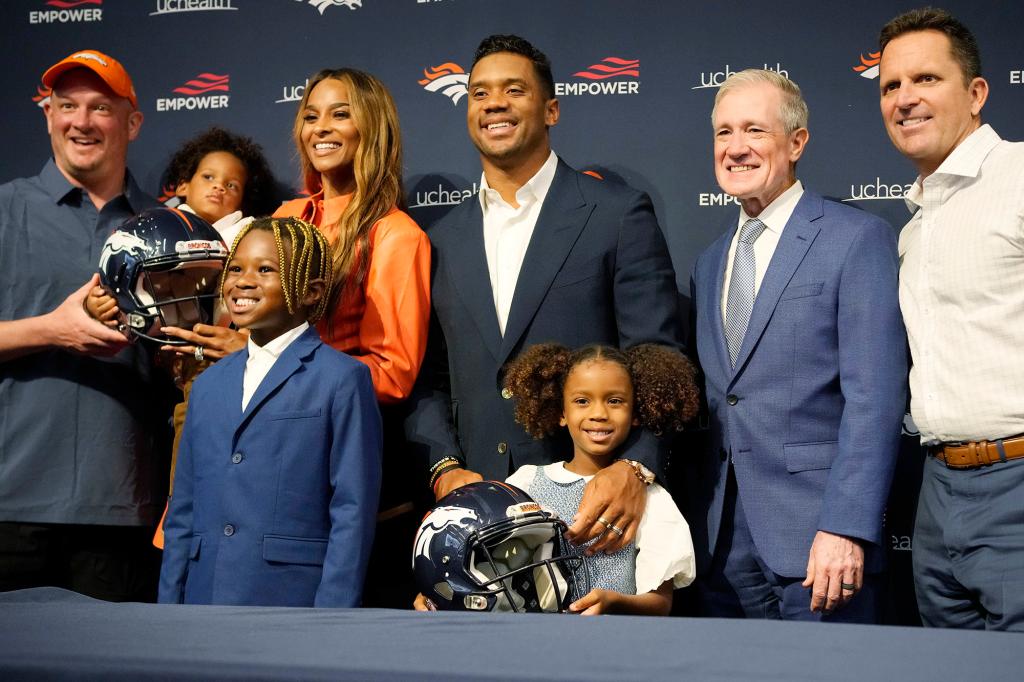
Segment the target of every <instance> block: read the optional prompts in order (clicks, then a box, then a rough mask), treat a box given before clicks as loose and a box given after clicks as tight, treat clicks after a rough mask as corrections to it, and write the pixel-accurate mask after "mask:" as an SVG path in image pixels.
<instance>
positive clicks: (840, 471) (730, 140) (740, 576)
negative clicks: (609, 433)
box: [690, 70, 907, 622]
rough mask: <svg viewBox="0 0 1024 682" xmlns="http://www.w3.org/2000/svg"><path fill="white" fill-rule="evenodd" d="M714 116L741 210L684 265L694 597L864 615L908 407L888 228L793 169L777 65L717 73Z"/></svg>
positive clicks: (757, 610)
mask: <svg viewBox="0 0 1024 682" xmlns="http://www.w3.org/2000/svg"><path fill="white" fill-rule="evenodd" d="M712 123H713V126H714V140H715V141H714V148H715V174H716V177H717V179H718V183H719V185H721V187H722V189H724V190H725V191H726V192H727V193H729V194H730V195H732V196H735V197H736V198H737V199H739V201H740V206H741V209H740V215H739V218H738V220H733V221H731V224H730V225H729V227H728V229H727V230H726V232H725V234H723V235H722V236H721V237H720V238H719V239H718V240H717V241H715V242H714V243H713V244H712V245H711V246H710V247H709V248H708V249H707V250H706V251H705V252H704V253H703V254H701V256H700V257H699V258H698V260H697V264H696V265H695V268H694V272H693V277H692V280H691V289H692V292H691V293H692V297H693V315H694V320H693V323H694V329H695V333H696V340H697V343H696V346H697V352H698V355H699V358H700V363H701V368H702V370H703V372H704V376H705V385H706V394H707V402H708V409H709V413H710V424H711V443H712V447H711V449H710V451H709V452H707V453H705V454H704V456H702V457H701V458H700V461H699V463H698V465H697V467H698V469H699V471H697V472H695V475H694V476H692V477H691V479H692V483H693V484H694V485H693V490H692V491H691V496H690V497H691V501H692V502H693V503H694V505H695V512H694V514H692V515H691V518H690V523H691V525H692V526H693V528H694V532H695V535H696V537H695V540H696V542H695V545H697V546H698V555H699V557H700V558H701V559H703V561H702V564H703V566H702V568H703V571H702V573H703V577H702V580H701V582H700V585H701V587H700V595H701V598H702V602H703V604H704V606H705V607H706V610H707V612H708V613H709V614H710V615H714V616H732V617H748V618H777V619H787V620H842V621H848V622H849V621H853V622H873V621H874V620H875V619H876V614H877V611H878V604H877V597H878V587H879V585H880V581H879V580H878V573H879V571H881V569H882V568H883V561H884V554H883V547H882V528H883V514H884V506H885V500H886V497H887V494H888V491H889V485H890V483H891V480H892V471H893V466H894V464H895V461H896V456H897V452H898V446H899V437H900V423H901V419H902V416H903V413H904V408H905V405H906V385H905V382H906V371H907V365H906V338H905V333H904V329H903V324H902V322H901V319H900V312H899V306H898V303H897V284H896V282H897V255H896V241H895V236H894V233H893V230H892V229H891V227H890V226H889V225H888V224H887V223H885V222H884V221H882V220H880V219H879V218H876V217H875V216H872V215H870V214H868V213H865V212H862V211H858V210H856V209H853V208H851V207H848V206H845V205H842V204H839V203H835V202H832V201H828V200H825V199H823V198H822V197H821V196H818V195H817V194H814V193H813V192H810V191H806V190H804V188H803V186H802V184H801V183H800V182H799V181H798V180H797V179H796V163H797V160H798V159H799V158H800V156H801V154H802V153H803V151H804V148H805V146H806V144H807V140H808V137H809V133H808V131H807V105H806V103H805V102H804V101H803V98H802V96H801V94H800V90H799V88H798V87H797V86H796V85H795V84H794V83H793V82H792V81H790V80H789V79H787V78H785V77H784V76H780V75H779V74H776V73H772V72H770V71H761V70H749V71H744V72H741V73H737V74H735V75H733V76H732V77H730V78H729V79H728V80H727V81H726V82H725V83H724V84H723V85H722V87H721V89H720V91H719V93H718V96H717V97H716V99H715V109H714V112H713V113H712ZM704 550H706V553H705V551H704ZM700 555H703V556H700Z"/></svg>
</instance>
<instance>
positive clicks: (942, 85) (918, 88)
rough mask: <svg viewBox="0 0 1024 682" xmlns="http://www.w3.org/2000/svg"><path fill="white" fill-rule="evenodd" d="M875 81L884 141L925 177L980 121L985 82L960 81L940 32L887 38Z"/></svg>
mask: <svg viewBox="0 0 1024 682" xmlns="http://www.w3.org/2000/svg"><path fill="white" fill-rule="evenodd" d="M878 81H879V87H880V88H881V97H880V107H881V110H882V121H883V122H884V123H885V130H886V132H887V133H889V139H890V140H892V143H893V145H895V147H896V149H898V150H899V151H900V153H901V154H903V155H904V156H906V157H907V158H908V159H910V160H911V161H913V162H914V165H915V166H916V167H917V170H918V172H920V173H921V175H922V176H924V177H927V176H928V175H931V174H932V173H933V172H935V169H937V168H938V167H939V166H940V165H941V164H942V162H943V161H945V159H946V157H947V156H949V154H950V152H952V151H953V150H954V149H956V147H957V145H959V144H960V143H961V142H963V141H964V139H966V138H967V136H968V135H970V134H971V133H972V132H974V131H975V130H976V129H977V128H978V127H979V126H980V125H981V116H980V114H981V108H982V107H983V106H984V105H985V100H986V99H987V97H988V83H986V82H985V80H984V79H983V78H975V79H973V80H972V81H971V82H970V83H965V81H964V73H963V70H962V69H961V67H960V64H959V63H958V62H957V61H956V60H955V59H954V58H953V53H952V51H951V44H950V40H949V38H948V37H946V35H945V34H943V33H941V32H939V31H931V30H928V31H915V32H913V33H905V34H903V35H901V36H899V37H897V38H894V39H893V40H891V41H890V42H889V44H888V45H886V46H885V50H883V51H882V61H881V63H880V64H879V67H878Z"/></svg>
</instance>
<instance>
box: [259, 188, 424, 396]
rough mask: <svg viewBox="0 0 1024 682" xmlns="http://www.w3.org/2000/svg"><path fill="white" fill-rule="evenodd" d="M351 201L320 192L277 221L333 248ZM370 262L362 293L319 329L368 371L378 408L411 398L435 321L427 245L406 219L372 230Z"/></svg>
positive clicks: (286, 208)
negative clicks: (303, 226)
mask: <svg viewBox="0 0 1024 682" xmlns="http://www.w3.org/2000/svg"><path fill="white" fill-rule="evenodd" d="M351 199H352V195H351V194H346V195H343V196H339V197H335V198H333V199H327V200H324V197H323V192H319V193H317V194H314V195H313V196H311V197H308V198H298V199H293V200H291V201H287V202H285V203H284V204H283V205H282V206H281V207H280V208H279V209H277V211H275V212H274V217H275V218H293V217H294V218H301V219H302V220H305V221H306V222H309V223H312V224H314V225H316V226H317V227H319V228H320V230H321V231H322V232H323V233H324V235H325V236H326V237H327V239H328V241H330V242H331V243H332V244H333V243H334V240H335V239H336V238H337V230H336V228H335V226H336V225H337V222H338V218H339V217H341V214H342V212H343V211H344V210H345V207H346V206H348V203H349V201H351ZM369 244H370V262H369V268H368V270H367V273H366V278H365V280H364V281H363V286H362V288H361V289H349V290H348V291H347V292H346V293H345V295H344V297H343V298H342V300H341V301H340V302H339V303H338V307H337V309H336V310H335V311H334V313H333V314H332V315H331V316H330V323H329V324H328V320H327V318H325V319H323V320H321V321H320V322H319V324H318V325H317V329H318V330H319V331H320V336H321V338H323V340H324V342H325V343H328V344H330V345H331V346H332V347H333V348H336V349H337V350H340V351H342V352H343V353H347V354H349V355H351V356H352V357H354V358H355V359H356V360H359V361H361V362H363V363H364V364H365V365H366V366H367V367H369V368H370V375H371V377H372V378H373V387H374V390H375V391H376V393H377V400H379V401H380V402H381V403H396V402H398V401H400V400H403V399H404V398H406V397H407V396H408V395H409V392H410V391H411V390H412V385H413V382H415V381H416V375H417V374H418V373H419V370H420V364H422V362H423V353H424V351H425V350H426V345H427V326H428V324H429V321H430V240H429V239H427V235H426V233H425V232H424V231H423V230H421V229H420V227H419V226H418V225H417V224H416V222H415V221H414V220H413V219H412V218H410V217H409V215H408V214H407V213H405V212H404V211H400V210H399V209H398V208H392V209H391V210H390V211H389V212H388V213H387V214H386V215H385V216H384V217H382V218H381V219H380V220H378V221H377V222H376V223H374V225H373V227H371V228H370V234H369Z"/></svg>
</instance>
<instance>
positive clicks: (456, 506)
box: [413, 481, 590, 612]
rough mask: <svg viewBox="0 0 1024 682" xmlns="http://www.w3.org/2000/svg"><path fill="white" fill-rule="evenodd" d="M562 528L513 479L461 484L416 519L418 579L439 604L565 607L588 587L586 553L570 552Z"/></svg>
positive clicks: (482, 608)
mask: <svg viewBox="0 0 1024 682" xmlns="http://www.w3.org/2000/svg"><path fill="white" fill-rule="evenodd" d="M565 529H566V525H565V523H564V522H563V521H562V520H561V519H559V518H558V517H557V516H555V515H554V514H553V513H551V512H549V511H545V510H543V509H541V507H540V505H539V504H537V503H536V502H534V501H533V499H531V498H530V496H529V495H527V494H526V493H524V492H523V491H522V490H520V489H518V488H516V487H514V486H510V485H508V484H505V483H500V482H497V481H481V482H478V483H470V484H468V485H465V486H462V487H460V488H457V489H456V490H454V491H453V492H452V493H450V494H449V495H447V496H445V497H444V498H442V499H441V500H440V501H439V502H438V503H437V505H436V506H435V507H434V509H433V510H432V511H431V512H430V513H429V514H427V515H426V517H424V519H423V523H422V524H421V525H420V529H419V532H418V533H417V534H416V542H415V546H414V549H413V571H414V572H415V574H416V583H417V586H418V587H419V589H420V592H421V593H422V595H423V597H424V600H429V603H430V604H432V605H433V606H434V607H435V608H436V609H437V610H441V611H516V612H519V611H527V612H565V611H567V610H568V607H569V604H571V603H572V602H573V601H574V600H576V599H578V598H579V597H581V596H583V595H585V594H587V593H588V592H589V591H590V579H589V574H588V571H587V567H586V563H585V559H584V558H583V557H580V556H575V555H573V554H571V553H570V551H569V547H568V544H567V543H566V541H565V540H564V538H563V537H562V534H563V533H564V532H565Z"/></svg>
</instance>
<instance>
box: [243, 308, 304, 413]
mask: <svg viewBox="0 0 1024 682" xmlns="http://www.w3.org/2000/svg"><path fill="white" fill-rule="evenodd" d="M307 329H309V323H308V322H303V323H302V324H300V325H299V326H298V327H295V328H294V329H290V330H288V331H286V332H285V333H284V334H281V336H279V337H277V338H276V339H273V340H272V341H268V342H267V345H265V346H257V345H256V342H255V341H253V340H252V336H250V337H249V341H248V347H249V359H248V360H246V361H245V374H244V375H243V378H242V412H245V408H246V407H248V406H249V401H250V400H251V399H252V396H253V394H254V393H256V389H257V388H259V386H260V383H261V382H262V381H263V379H264V377H266V376H267V373H268V372H270V368H271V367H273V366H274V363H275V362H277V359H278V358H279V357H280V356H281V353H283V352H284V349H285V348H287V347H288V346H290V345H291V343H292V341H294V340H295V339H297V338H299V336H300V335H301V334H302V332H304V331H306V330H307Z"/></svg>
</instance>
